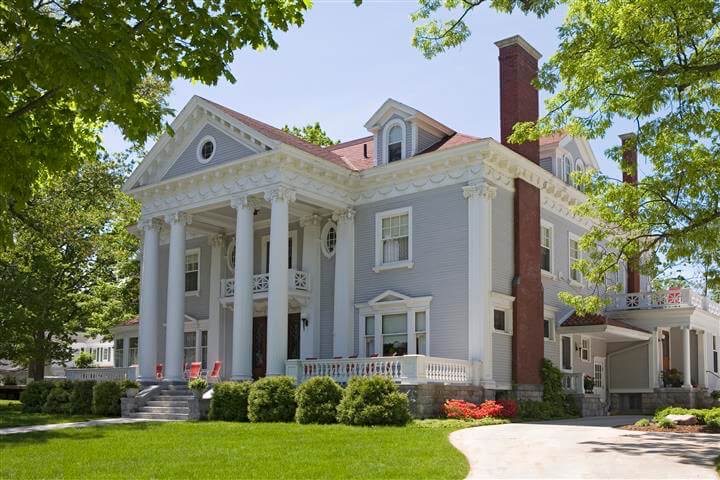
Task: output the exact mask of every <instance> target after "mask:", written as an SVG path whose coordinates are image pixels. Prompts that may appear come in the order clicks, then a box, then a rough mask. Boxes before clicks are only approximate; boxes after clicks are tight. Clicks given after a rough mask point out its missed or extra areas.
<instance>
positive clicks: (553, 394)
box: [540, 358, 565, 405]
mask: <svg viewBox="0 0 720 480" xmlns="http://www.w3.org/2000/svg"><path fill="white" fill-rule="evenodd" d="M540 377H541V378H542V382H543V401H545V402H551V403H557V404H560V405H562V404H564V403H565V392H563V387H562V372H561V371H560V369H559V368H557V367H556V366H555V365H553V364H552V362H551V361H550V360H548V359H547V358H543V360H542V364H541V366H540Z"/></svg>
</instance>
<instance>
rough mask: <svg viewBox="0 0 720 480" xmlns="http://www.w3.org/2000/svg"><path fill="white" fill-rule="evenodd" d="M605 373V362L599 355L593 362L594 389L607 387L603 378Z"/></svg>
mask: <svg viewBox="0 0 720 480" xmlns="http://www.w3.org/2000/svg"><path fill="white" fill-rule="evenodd" d="M604 377H605V375H604V374H603V363H602V362H601V361H600V358H599V357H596V358H595V362H594V363H593V380H594V384H595V385H594V389H597V390H602V389H603V388H605V386H604V385H603V378H604Z"/></svg>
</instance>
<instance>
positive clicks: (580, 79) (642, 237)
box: [413, 0, 720, 312]
mask: <svg viewBox="0 0 720 480" xmlns="http://www.w3.org/2000/svg"><path fill="white" fill-rule="evenodd" d="M482 3H489V5H490V6H492V7H493V8H495V9H497V10H499V11H504V12H509V11H512V10H513V9H515V8H519V9H521V10H522V11H524V12H526V13H534V14H536V15H538V16H540V17H541V16H543V15H544V14H546V13H547V12H549V11H550V10H551V9H552V8H554V7H555V6H556V5H558V4H559V3H563V4H566V6H567V15H566V17H565V20H564V22H563V25H562V26H561V27H560V28H559V30H558V32H559V37H560V46H559V48H558V51H557V52H556V53H555V54H554V55H553V56H552V57H551V58H550V59H549V60H548V61H547V62H546V63H545V64H544V65H543V66H542V68H541V71H540V74H539V76H538V79H537V83H538V86H539V87H540V88H542V89H545V90H548V91H550V92H552V93H553V96H552V97H551V98H550V99H549V100H548V101H547V102H546V110H547V112H548V113H547V114H546V115H545V116H543V117H542V118H540V120H539V121H538V122H536V123H524V124H518V125H516V126H515V129H514V133H513V135H512V137H511V140H512V141H515V142H523V141H525V140H529V139H535V138H538V137H539V136H541V135H545V134H548V133H552V132H555V131H558V130H559V129H564V130H565V131H567V132H568V133H570V134H572V135H577V136H583V137H586V138H598V137H602V136H604V135H605V134H606V133H607V131H608V129H609V128H610V127H611V126H612V124H613V122H615V121H616V120H619V119H629V120H632V121H633V123H634V125H635V133H636V134H637V140H636V142H635V144H634V145H633V144H630V145H629V146H628V148H634V147H637V148H638V151H639V153H640V154H641V155H642V156H644V158H645V159H646V161H647V162H648V164H649V165H650V167H651V170H650V171H649V172H646V175H645V176H644V177H643V178H642V179H641V180H640V182H639V184H638V185H637V186H632V185H628V184H623V183H622V182H621V181H619V180H617V179H614V178H611V177H609V176H607V175H604V174H602V173H600V172H587V173H585V174H582V175H578V176H577V177H576V181H577V182H578V183H579V184H580V185H581V186H582V187H584V188H585V189H586V193H587V196H588V200H587V202H585V203H584V204H582V205H581V206H580V207H578V209H577V211H578V212H579V213H580V214H583V215H586V216H589V217H593V218H595V219H596V220H597V223H596V226H595V227H594V228H592V229H591V230H590V232H588V234H587V235H585V236H584V237H583V239H582V240H581V247H582V248H583V249H584V250H586V251H587V252H588V257H587V258H586V259H585V260H584V261H580V262H578V264H577V266H578V267H579V269H580V270H582V271H583V273H584V274H585V276H586V278H587V279H588V280H589V281H590V282H592V283H594V284H601V283H603V280H604V278H605V276H606V274H607V273H609V272H612V271H613V270H617V268H618V261H622V262H626V263H629V264H631V265H634V266H636V267H639V268H641V270H642V271H643V272H644V273H647V274H649V275H651V276H652V275H655V274H656V273H657V272H658V271H661V270H663V269H664V268H665V267H666V266H667V265H672V264H677V263H685V264H691V263H693V262H694V261H698V260H699V261H701V262H702V261H707V259H710V264H709V265H710V266H711V267H712V265H715V267H714V268H708V269H707V274H708V278H707V282H706V284H708V285H717V284H718V282H720V277H719V276H718V275H719V273H718V268H717V262H718V260H717V259H718V252H720V188H718V185H720V143H719V142H718V138H720V113H718V112H720V88H718V85H719V84H720V3H719V2H717V1H716V0H688V1H684V2H677V1H672V0H637V1H635V0H609V1H606V2H597V1H595V0H566V1H563V2H559V1H555V0H533V1H526V0H513V1H510V0H507V1H500V0H495V1H491V2H484V1H483V0H476V1H474V2H469V1H464V0H463V1H462V2H461V1H459V0H445V1H444V3H443V4H441V3H440V2H436V1H433V0H420V9H419V10H418V12H417V13H416V14H415V16H414V19H415V20H416V21H425V23H424V24H422V25H419V26H418V27H417V29H416V34H415V38H414V40H413V43H414V45H416V46H417V47H418V48H419V49H420V50H421V51H422V52H423V53H424V54H425V55H426V56H428V57H432V56H434V55H437V54H438V53H440V52H442V51H444V50H446V49H447V48H451V47H454V46H456V45H459V44H461V43H462V42H464V41H465V40H467V38H468V36H469V34H470V30H469V28H468V26H467V24H466V23H465V19H466V18H467V15H469V14H470V12H471V11H472V10H473V9H475V8H477V7H478V6H479V5H481V4H482ZM442 6H445V7H447V8H448V9H450V10H451V11H452V10H454V11H457V12H459V14H458V16H457V17H456V18H455V19H454V20H451V21H449V22H444V23H443V22H440V21H439V20H437V19H433V18H432V17H433V15H435V14H436V13H437V12H438V10H439V9H440V8H441V7H442ZM622 153H623V152H622V148H621V147H617V148H612V149H610V150H609V151H608V152H606V154H607V155H608V156H609V157H610V158H611V159H612V160H614V161H615V162H616V163H617V164H618V165H619V166H620V167H621V169H623V170H626V171H627V170H628V166H627V165H624V164H623V161H622ZM703 259H705V260H703ZM595 293H596V294H595V295H592V296H589V297H579V296H571V295H565V296H564V300H565V301H567V302H568V303H570V304H571V305H573V306H575V307H576V308H577V309H578V310H579V311H581V312H582V311H591V310H597V309H599V308H600V307H601V306H602V302H601V300H600V298H599V296H598V295H597V293H598V292H595Z"/></svg>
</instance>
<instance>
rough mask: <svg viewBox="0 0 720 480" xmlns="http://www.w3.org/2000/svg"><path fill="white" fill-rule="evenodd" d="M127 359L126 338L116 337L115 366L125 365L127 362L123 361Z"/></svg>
mask: <svg viewBox="0 0 720 480" xmlns="http://www.w3.org/2000/svg"><path fill="white" fill-rule="evenodd" d="M124 360H125V339H124V338H116V339H115V366H116V367H117V368H120V367H124V366H125V364H124V363H123V361H124Z"/></svg>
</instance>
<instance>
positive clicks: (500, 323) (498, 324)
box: [493, 309, 508, 332]
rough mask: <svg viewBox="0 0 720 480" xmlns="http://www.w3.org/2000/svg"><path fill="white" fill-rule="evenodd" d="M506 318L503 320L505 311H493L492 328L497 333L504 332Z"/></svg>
mask: <svg viewBox="0 0 720 480" xmlns="http://www.w3.org/2000/svg"><path fill="white" fill-rule="evenodd" d="M507 320H508V319H507V318H505V310H497V309H495V310H493V328H494V329H495V331H498V332H506V331H507V329H506V326H507Z"/></svg>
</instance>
